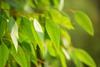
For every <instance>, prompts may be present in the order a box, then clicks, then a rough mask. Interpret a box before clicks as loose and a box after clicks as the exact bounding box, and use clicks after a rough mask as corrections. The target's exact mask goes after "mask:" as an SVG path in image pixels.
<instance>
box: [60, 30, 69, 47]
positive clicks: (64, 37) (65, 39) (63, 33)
mask: <svg viewBox="0 0 100 67" xmlns="http://www.w3.org/2000/svg"><path fill="white" fill-rule="evenodd" d="M61 39H62V42H63V45H64V46H65V47H66V48H68V46H69V45H70V43H71V38H70V35H69V34H68V32H67V31H65V30H61Z"/></svg>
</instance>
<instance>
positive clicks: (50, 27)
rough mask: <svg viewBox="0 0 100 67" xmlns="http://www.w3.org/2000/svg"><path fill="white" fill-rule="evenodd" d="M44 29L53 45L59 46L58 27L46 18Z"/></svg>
mask: <svg viewBox="0 0 100 67" xmlns="http://www.w3.org/2000/svg"><path fill="white" fill-rule="evenodd" d="M46 31H47V33H48V35H49V37H50V39H51V40H52V42H53V43H54V45H56V47H59V45H60V31H59V27H58V26H57V25H56V24H55V23H53V22H52V21H51V20H47V22H46Z"/></svg>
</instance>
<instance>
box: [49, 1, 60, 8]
mask: <svg viewBox="0 0 100 67" xmlns="http://www.w3.org/2000/svg"><path fill="white" fill-rule="evenodd" d="M59 3H60V0H50V4H51V6H52V7H53V8H57V9H59Z"/></svg>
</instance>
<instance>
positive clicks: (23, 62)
mask: <svg viewBox="0 0 100 67" xmlns="http://www.w3.org/2000/svg"><path fill="white" fill-rule="evenodd" d="M11 55H12V56H13V57H14V59H15V61H16V62H17V63H18V64H19V65H20V66H21V67H28V60H27V58H26V55H25V52H24V51H23V49H22V48H21V47H20V46H19V47H18V51H17V52H16V51H15V50H14V48H12V50H11Z"/></svg>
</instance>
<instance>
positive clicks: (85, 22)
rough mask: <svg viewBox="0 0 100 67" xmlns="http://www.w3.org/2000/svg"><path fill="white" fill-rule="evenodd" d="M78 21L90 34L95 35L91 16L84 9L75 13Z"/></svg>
mask: <svg viewBox="0 0 100 67" xmlns="http://www.w3.org/2000/svg"><path fill="white" fill-rule="evenodd" d="M74 17H75V20H76V22H77V23H78V24H79V25H80V26H81V27H82V28H83V29H84V30H85V31H86V32H87V33H88V34H90V35H94V30H93V26H92V22H91V20H90V18H89V17H88V16H87V15H86V14H85V13H84V12H82V11H76V12H75V13H74Z"/></svg>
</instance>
